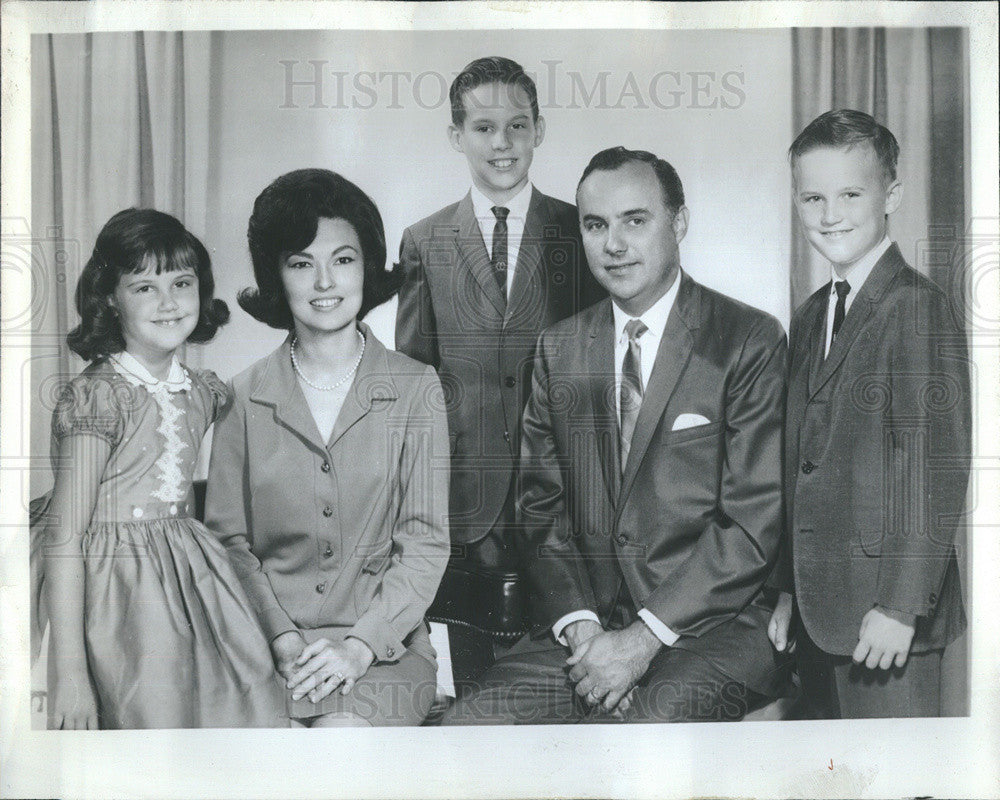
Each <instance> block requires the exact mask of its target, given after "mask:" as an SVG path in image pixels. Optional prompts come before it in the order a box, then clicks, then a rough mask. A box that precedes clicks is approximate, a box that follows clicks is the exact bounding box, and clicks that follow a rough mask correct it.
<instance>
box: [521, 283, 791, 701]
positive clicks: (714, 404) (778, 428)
mask: <svg viewBox="0 0 1000 800" xmlns="http://www.w3.org/2000/svg"><path fill="white" fill-rule="evenodd" d="M680 280H681V284H680V287H679V289H678V294H677V298H676V300H675V304H674V307H673V309H672V310H671V312H670V315H669V317H668V319H667V325H666V328H665V330H664V333H663V338H662V340H661V343H660V347H659V352H658V353H657V354H656V360H655V362H654V366H653V371H652V374H651V375H650V378H649V383H648V385H647V386H646V391H645V394H644V398H643V402H642V406H641V408H640V411H639V416H638V420H637V423H636V427H635V431H634V434H633V437H632V444H631V449H630V452H629V456H628V462H627V464H626V466H625V470H624V473H623V474H622V475H621V477H619V467H618V455H617V453H618V446H617V437H618V433H617V411H616V405H615V388H614V387H615V363H614V359H615V357H614V321H613V314H612V309H611V301H610V300H607V301H605V302H601V303H599V304H597V305H596V306H594V307H592V308H590V309H587V310H586V311H584V312H583V313H582V314H580V315H579V316H577V317H576V318H574V319H572V320H567V321H566V322H563V323H560V324H558V325H556V326H554V327H552V328H550V329H549V330H548V331H546V332H545V333H544V334H543V335H542V337H541V341H540V343H539V350H538V355H537V356H536V360H535V377H534V388H533V391H532V396H531V399H530V400H529V402H528V407H527V408H526V410H525V414H524V442H523V445H522V454H521V472H522V480H523V484H522V485H523V490H522V493H521V496H520V503H519V508H518V511H519V521H520V522H522V523H523V525H524V526H525V541H526V542H527V545H528V547H529V548H530V551H529V552H528V553H527V554H526V557H527V560H528V563H529V565H530V583H531V605H532V611H533V614H534V616H535V621H536V623H537V624H538V628H539V631H538V632H539V633H541V632H545V631H547V630H548V629H549V628H550V627H551V626H552V625H553V624H554V623H555V622H556V621H557V620H558V619H560V618H561V617H562V616H564V615H565V614H568V613H570V612H572V611H577V610H580V609H588V610H591V611H594V612H595V613H596V614H597V615H598V617H599V618H600V619H601V621H602V623H605V624H606V623H607V620H608V617H609V615H610V614H611V613H612V610H613V608H614V605H615V602H616V599H617V597H618V591H619V588H618V587H619V580H620V579H619V578H618V575H619V573H618V571H617V570H615V569H614V568H613V562H617V564H618V566H619V567H620V569H621V572H620V574H621V575H623V576H624V581H625V585H626V586H627V588H628V592H629V594H630V595H631V598H632V600H633V602H634V603H635V605H636V607H637V608H642V607H645V608H647V609H649V611H651V612H652V613H653V614H654V615H655V616H656V617H657V618H658V619H660V620H661V621H662V622H663V623H664V624H665V625H666V626H667V627H669V628H670V629H671V630H673V631H674V632H675V633H677V634H679V635H680V638H679V639H678V640H677V642H676V643H675V644H674V645H673V646H674V647H678V648H685V649H688V650H691V651H694V652H697V653H699V654H701V655H702V656H703V657H704V658H706V659H707V660H709V661H710V662H712V663H713V664H715V665H716V666H717V667H718V668H719V669H721V670H722V671H723V672H724V673H725V674H727V675H728V676H729V677H731V678H734V679H736V680H739V681H742V682H744V683H746V684H747V685H749V686H750V688H752V689H755V690H757V691H760V692H763V693H768V692H770V691H771V690H772V689H773V688H774V687H775V682H776V680H777V678H778V677H779V672H780V671H779V670H778V669H777V666H778V662H779V661H780V660H782V659H781V657H779V656H776V654H775V653H774V651H773V649H772V648H771V646H770V643H769V641H768V639H767V633H766V626H767V622H768V620H769V618H770V611H769V609H768V608H766V607H765V606H764V605H763V603H762V602H761V599H760V594H761V587H762V585H763V583H764V580H765V578H766V577H767V575H768V574H769V572H770V570H771V568H772V566H773V564H774V558H775V556H776V553H777V547H778V541H779V537H780V533H781V435H782V422H783V414H782V412H783V408H784V400H785V356H786V346H785V334H784V331H783V330H782V328H781V325H780V324H779V323H778V321H777V320H775V319H774V318H773V317H771V316H769V315H767V314H765V313H764V312H762V311H757V310H756V309H753V308H750V307H749V306H746V305H743V304H741V303H738V302H737V301H735V300H731V299H729V298H727V297H725V296H723V295H721V294H719V293H717V292H714V291H712V290H710V289H707V288H705V287H703V286H701V285H699V284H697V283H695V282H694V281H693V280H691V278H689V277H688V276H687V275H685V274H683V273H681V278H680ZM685 415H686V417H685ZM691 415H698V416H699V417H702V418H704V419H705V420H706V421H707V422H705V423H703V424H699V425H695V426H693V427H684V426H685V425H686V421H685V419H686V420H690V421H699V420H695V419H694V418H693V417H692V416H691Z"/></svg>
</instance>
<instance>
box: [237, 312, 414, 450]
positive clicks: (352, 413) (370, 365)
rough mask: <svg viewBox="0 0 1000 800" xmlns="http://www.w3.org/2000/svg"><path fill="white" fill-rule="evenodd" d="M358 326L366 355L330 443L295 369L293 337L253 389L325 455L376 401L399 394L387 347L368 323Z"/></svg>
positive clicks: (253, 395)
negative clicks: (362, 335) (322, 436)
mask: <svg viewBox="0 0 1000 800" xmlns="http://www.w3.org/2000/svg"><path fill="white" fill-rule="evenodd" d="M358 327H359V328H360V329H361V332H362V333H363V334H364V336H365V354H364V356H363V357H362V359H361V363H360V364H359V365H358V373H357V375H355V377H354V381H353V382H352V384H351V389H350V391H349V392H348V393H347V397H346V398H345V400H344V405H343V406H342V407H341V409H340V413H339V414H338V415H337V421H336V422H335V423H334V426H333V432H332V433H331V434H330V441H329V442H327V443H325V444H324V443H323V440H322V439H321V438H320V434H319V429H318V428H317V427H316V421H315V420H314V419H313V415H312V411H310V410H309V404H308V403H306V398H305V395H304V394H303V393H302V389H301V387H300V386H299V380H298V377H297V376H296V375H295V372H294V370H293V369H292V359H291V352H290V343H291V336H289V337H288V339H286V340H285V342H284V343H283V344H282V345H281V347H279V348H278V349H277V350H276V351H275V352H274V353H272V354H271V355H270V356H268V363H267V367H266V369H265V370H264V372H263V374H262V375H261V378H260V380H259V381H258V383H257V386H256V387H254V389H253V390H252V391H251V392H250V399H251V400H252V401H253V402H257V403H262V404H264V405H269V406H271V407H272V408H273V410H274V420H275V422H276V423H278V424H279V425H281V426H282V427H284V428H287V429H288V430H290V431H291V432H292V433H294V434H295V435H296V436H297V437H298V438H299V439H301V440H302V441H303V442H304V443H305V444H307V445H308V446H309V447H311V448H312V449H313V450H315V451H317V452H318V453H320V454H321V455H325V454H326V452H327V451H328V450H329V449H331V448H332V447H333V446H334V445H335V444H336V443H337V440H338V439H340V437H341V436H343V435H344V434H345V433H347V431H349V430H350V429H351V428H352V427H353V426H354V425H355V424H356V423H357V422H358V420H360V419H362V418H363V417H364V416H365V414H367V413H368V412H369V411H371V409H372V405H373V404H374V401H375V400H394V399H396V398H397V397H398V396H399V395H398V392H397V391H396V386H395V383H393V381H392V378H391V375H390V372H389V364H388V359H387V357H386V350H385V346H384V345H383V344H382V343H381V342H380V341H379V340H378V339H376V338H375V336H374V335H373V334H372V332H371V329H370V328H369V327H368V326H367V325H365V324H364V323H361V322H359V323H358Z"/></svg>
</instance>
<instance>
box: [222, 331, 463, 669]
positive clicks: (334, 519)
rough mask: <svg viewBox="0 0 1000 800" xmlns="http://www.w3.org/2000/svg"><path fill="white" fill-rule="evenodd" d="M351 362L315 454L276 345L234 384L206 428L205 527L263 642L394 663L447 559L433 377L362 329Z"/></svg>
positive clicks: (444, 456)
mask: <svg viewBox="0 0 1000 800" xmlns="http://www.w3.org/2000/svg"><path fill="white" fill-rule="evenodd" d="M359 327H360V328H361V330H362V332H363V333H364V335H365V339H366V342H367V343H366V346H365V352H364V357H363V358H362V360H361V364H360V366H359V367H358V372H357V375H356V377H355V380H354V383H353V385H352V386H351V389H350V391H349V393H348V395H347V398H346V400H345V401H344V405H343V408H342V409H341V411H340V414H339V416H338V417H337V421H336V424H335V426H334V429H333V433H332V434H331V436H330V440H329V441H328V442H326V443H324V442H322V441H321V440H320V435H319V432H318V430H317V428H316V424H315V422H314V421H313V417H312V414H311V412H310V411H309V407H308V405H307V404H306V400H305V397H304V395H303V394H302V390H301V389H300V387H299V383H298V380H297V379H296V377H295V373H294V372H293V370H292V364H291V359H290V353H289V342H290V340H286V341H285V342H284V344H282V345H281V347H279V348H278V349H277V350H276V351H275V352H273V353H272V354H271V355H269V356H267V357H266V358H264V359H262V360H261V361H258V362H257V363H256V364H254V365H253V366H252V367H250V369H248V370H247V371H245V372H243V373H241V374H240V375H238V376H236V378H234V379H233V390H234V394H235V401H234V403H233V405H232V407H231V408H230V410H229V411H228V413H227V414H226V415H225V416H224V417H223V418H222V419H221V420H219V421H218V422H216V425H215V433H214V437H213V447H212V460H211V466H210V469H209V478H208V495H207V500H206V524H207V525H208V527H209V528H210V529H212V530H213V531H215V532H216V533H217V535H218V536H219V537H220V539H221V540H222V542H223V543H224V544H225V545H226V547H227V548H228V551H229V556H230V559H231V560H232V562H233V565H234V566H235V568H236V570H237V572H238V573H239V575H240V578H241V580H242V581H243V583H244V585H245V586H246V589H247V593H248V594H249V595H250V598H251V601H252V602H253V604H254V606H255V608H256V610H257V613H258V616H259V617H260V619H261V624H262V625H263V628H264V632H265V633H266V635H267V636H268V639H273V638H274V637H276V636H277V635H278V634H280V633H283V632H286V631H291V630H302V631H312V632H313V635H311V636H307V638H316V636H317V635H331V634H332V635H333V636H338V635H339V636H343V635H350V636H354V637H357V638H358V639H361V640H362V641H364V642H365V643H366V644H368V646H369V647H371V648H372V650H373V651H374V652H375V654H376V656H377V658H378V660H380V661H395V660H397V659H398V658H399V657H400V656H401V655H402V653H403V652H404V650H405V649H406V647H405V645H404V640H406V639H407V637H408V636H409V635H410V634H411V633H412V632H413V631H414V630H415V629H416V628H418V627H419V626H420V624H421V622H422V620H423V617H424V614H425V612H426V610H427V607H428V606H429V605H430V603H431V600H432V599H433V598H434V594H435V592H436V591H437V587H438V583H439V582H440V580H441V574H442V572H443V571H444V567H445V564H446V563H447V561H448V555H449V537H448V523H447V518H448V517H447V514H448V474H449V463H448V462H449V459H448V426H447V420H446V417H445V411H444V401H443V397H442V393H441V386H440V383H439V382H438V378H437V375H436V374H435V372H434V370H433V369H432V368H430V367H427V366H424V365H423V364H419V363H417V362H415V361H413V360H412V359H410V358H408V357H407V356H404V355H402V354H400V353H396V352H393V351H390V350H387V349H386V348H385V347H384V346H383V345H382V344H381V343H380V342H379V341H378V340H377V339H376V338H375V336H374V335H373V334H372V332H371V331H370V330H369V329H368V327H367V326H365V325H359Z"/></svg>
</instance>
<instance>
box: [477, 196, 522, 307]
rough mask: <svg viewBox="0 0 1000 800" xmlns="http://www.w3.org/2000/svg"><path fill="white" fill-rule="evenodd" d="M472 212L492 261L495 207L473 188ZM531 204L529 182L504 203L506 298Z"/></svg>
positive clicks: (495, 220)
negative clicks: (505, 212) (505, 225)
mask: <svg viewBox="0 0 1000 800" xmlns="http://www.w3.org/2000/svg"><path fill="white" fill-rule="evenodd" d="M471 194H472V212H473V213H474V214H475V215H476V222H478V223H479V231H480V233H482V235H483V242H484V243H485V244H486V252H487V253H489V256H490V260H492V259H493V228H494V226H495V225H496V224H497V218H496V215H495V214H494V213H493V206H495V205H497V203H494V202H493V201H492V200H490V199H489V198H488V197H487V196H486V195H485V194H483V193H482V192H481V191H479V189H477V188H476V187H475V186H473V187H472V192H471ZM530 204H531V181H528V182H527V183H526V184H524V187H523V188H522V189H521V191H519V192H518V193H517V194H516V195H514V196H513V197H512V198H511V199H510V200H509V201H507V202H506V203H502V204H501V205H503V207H504V208H506V209H507V212H508V213H507V297H510V289H511V286H513V285H514V270H515V269H516V268H517V255H518V253H519V252H520V251H521V237H523V236H524V224H525V220H526V219H527V218H528V206H529V205H530Z"/></svg>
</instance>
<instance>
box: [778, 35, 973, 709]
mask: <svg viewBox="0 0 1000 800" xmlns="http://www.w3.org/2000/svg"><path fill="white" fill-rule="evenodd" d="M967 49H968V42H967V38H966V33H965V31H964V29H961V28H928V29H915V28H897V29H892V28H833V29H829V28H827V29H816V28H801V29H795V30H793V31H792V81H793V84H792V98H793V103H794V106H793V108H792V119H793V122H794V130H793V131H792V137H793V138H794V137H795V136H797V135H798V133H799V132H800V131H801V130H802V129H803V128H804V127H805V126H806V125H808V124H809V122H811V121H812V120H813V119H815V118H816V117H817V116H819V115H820V114H822V113H823V112H824V111H830V110H831V109H837V108H855V109H858V110H860V111H866V112H868V113H869V114H871V115H872V116H873V117H875V119H876V120H878V121H879V122H881V123H882V124H883V125H885V126H886V127H888V128H889V130H891V131H892V132H893V134H895V136H896V139H897V140H898V141H899V147H900V157H899V169H898V176H899V178H900V179H901V180H902V182H903V202H902V205H901V206H900V208H899V209H898V210H897V211H896V212H895V213H894V214H893V215H892V217H890V219H889V235H890V236H891V237H892V239H893V240H894V241H896V242H897V243H898V244H899V247H900V249H901V250H902V253H903V256H904V257H905V258H906V260H907V261H908V262H909V264H910V266H912V267H914V268H915V269H917V270H919V271H920V272H922V273H923V274H924V275H927V276H928V277H929V278H931V279H932V280H934V281H935V282H936V283H937V284H938V285H939V286H941V288H942V289H944V290H945V291H946V292H947V293H948V296H949V298H950V300H951V303H952V308H953V309H954V312H955V313H956V314H957V315H961V314H964V311H965V309H964V297H965V277H966V276H965V275H963V274H962V272H963V270H962V265H963V264H965V263H966V252H965V251H966V246H965V242H964V240H963V235H964V233H965V230H966V224H967V219H966V216H967V208H968V199H967V198H968V196H969V195H968V191H969V190H968V184H969V178H968V176H967V175H966V174H965V167H966V164H967V163H968V129H967V128H968V125H967V119H968V98H969V85H968V74H969V70H968V52H967ZM792 220H793V224H792V228H793V229H792V263H791V273H790V279H791V297H792V308H793V309H795V308H797V307H798V306H799V305H800V304H801V303H802V302H804V301H805V300H806V299H807V298H808V297H809V295H811V294H812V293H813V292H814V291H816V290H817V289H818V288H819V287H820V286H822V285H823V284H824V283H826V282H827V281H829V280H830V265H829V262H827V261H826V260H825V259H823V258H822V257H821V256H820V255H819V254H817V253H816V251H815V250H813V249H812V247H811V246H810V245H809V243H808V242H807V241H806V239H805V237H804V236H803V235H802V234H801V232H800V231H799V229H798V224H797V219H796V215H795V212H794V209H793V213H792ZM970 497H971V489H970ZM969 507H970V508H971V505H970V506H969ZM958 541H959V545H960V547H961V552H960V559H959V563H960V565H961V566H962V567H966V565H967V564H968V563H969V562H968V559H969V558H970V553H969V548H968V547H967V546H966V544H967V543H966V540H965V533H964V529H961V528H960V530H959V533H958ZM963 562H964V563H963ZM962 571H963V573H964V574H963V576H962V577H963V586H964V587H965V588H966V597H968V583H967V575H968V569H967V568H966V569H963V570H962ZM967 607H968V606H967ZM967 647H968V642H967V639H966V637H965V636H963V637H961V639H960V640H959V641H958V642H957V643H956V645H955V646H954V647H952V648H950V649H949V651H947V652H946V656H945V660H944V662H943V663H942V670H943V681H944V693H943V697H942V702H943V710H944V712H945V713H946V714H953V715H965V714H968V713H969V694H968V690H969V684H968V680H969V679H968V653H967Z"/></svg>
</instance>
